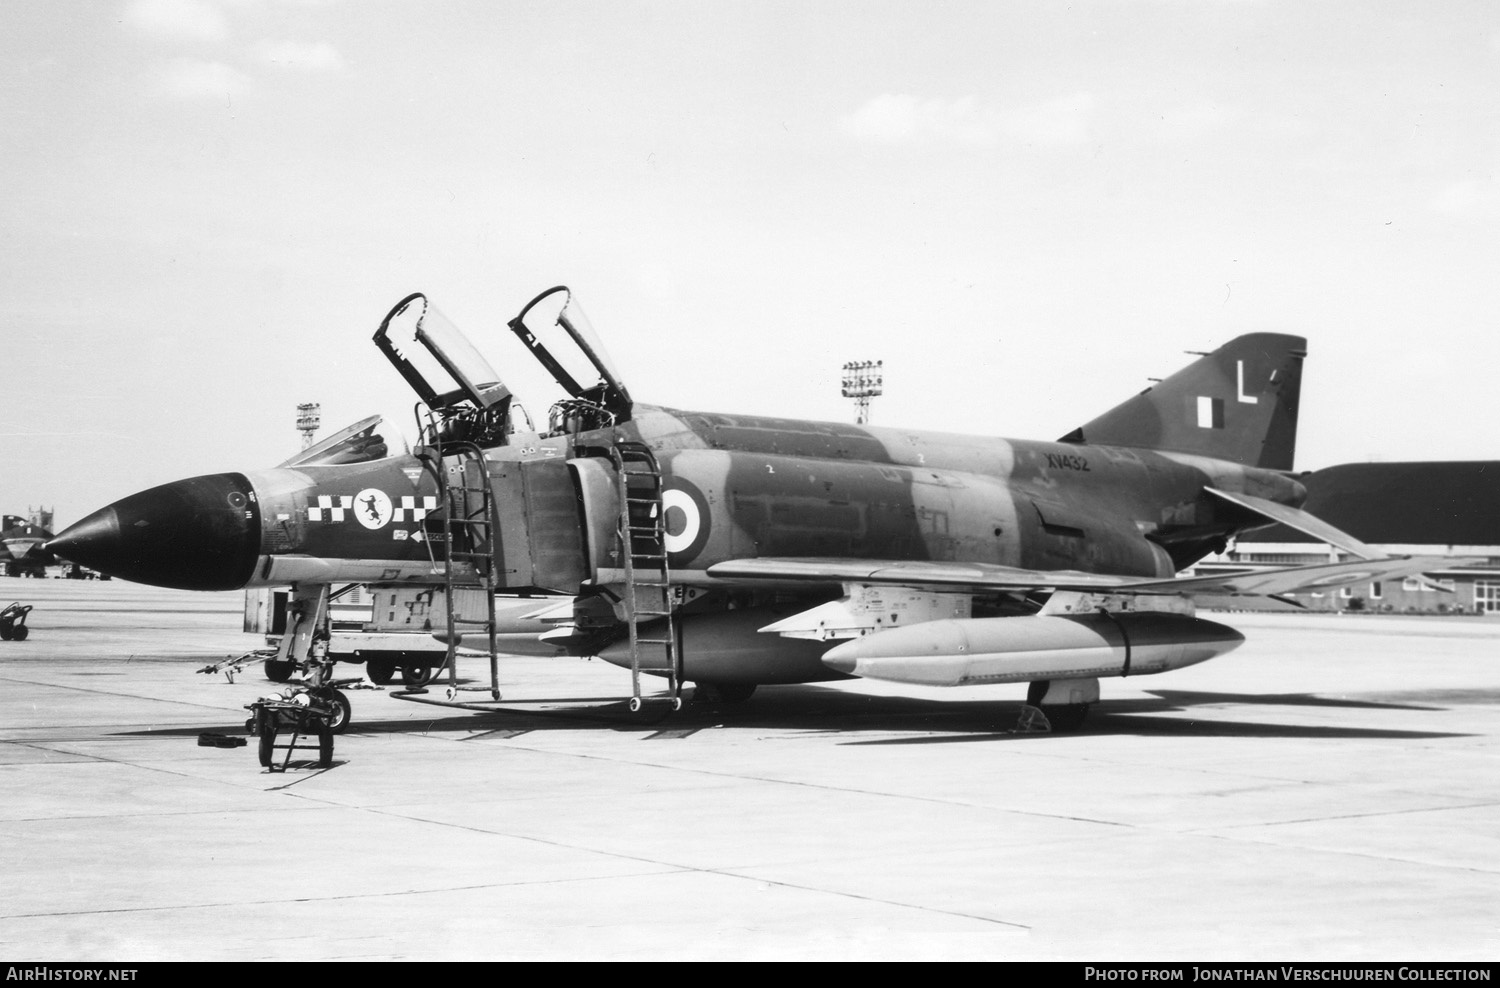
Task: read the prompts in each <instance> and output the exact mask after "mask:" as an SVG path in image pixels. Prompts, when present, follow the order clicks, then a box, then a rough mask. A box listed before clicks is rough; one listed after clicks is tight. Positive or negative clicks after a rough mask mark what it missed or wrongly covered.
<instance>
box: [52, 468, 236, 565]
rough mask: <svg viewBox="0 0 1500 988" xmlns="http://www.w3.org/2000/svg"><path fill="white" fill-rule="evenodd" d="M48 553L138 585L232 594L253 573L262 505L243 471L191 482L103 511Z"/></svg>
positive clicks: (135, 497)
mask: <svg viewBox="0 0 1500 988" xmlns="http://www.w3.org/2000/svg"><path fill="white" fill-rule="evenodd" d="M47 549H48V550H49V551H50V552H52V553H54V554H56V555H58V556H61V557H62V558H64V559H66V560H68V561H69V562H74V563H81V564H83V565H84V566H88V567H90V568H92V569H96V570H99V571H100V572H101V573H108V574H109V575H110V576H116V577H119V578H120V579H122V580H131V581H133V582H135V583H149V584H151V585H153V586H158V587H172V588H174V589H178V590H234V589H237V588H239V587H242V586H244V585H245V582H246V581H247V580H249V579H250V574H251V573H252V572H253V571H254V569H255V559H256V556H257V555H258V554H259V552H260V505H259V503H258V501H257V498H256V496H255V489H254V488H253V487H252V486H251V484H250V481H249V480H248V479H246V478H245V476H244V475H243V474H238V473H219V474H212V475H210V476H206V477H193V478H192V479H190V480H179V481H177V482H175V483H171V484H163V485H162V486H160V487H153V488H151V489H150V490H148V491H141V492H140V493H139V494H132V495H130V496H129V497H127V498H124V499H122V500H119V501H116V502H115V503H114V504H111V505H109V506H108V507H105V508H100V509H99V510H98V511H95V512H94V513H93V514H91V515H89V516H88V517H87V518H84V519H83V520H82V521H80V522H78V523H77V524H76V525H73V526H71V527H69V528H68V529H66V530H65V531H63V532H62V533H61V534H60V535H58V536H57V538H55V539H53V540H52V541H51V542H48V543H47Z"/></svg>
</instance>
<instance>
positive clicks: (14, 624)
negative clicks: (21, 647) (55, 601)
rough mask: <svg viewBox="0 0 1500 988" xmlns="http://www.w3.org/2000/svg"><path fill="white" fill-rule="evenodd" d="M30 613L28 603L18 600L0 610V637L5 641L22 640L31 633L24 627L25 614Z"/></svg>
mask: <svg viewBox="0 0 1500 988" xmlns="http://www.w3.org/2000/svg"><path fill="white" fill-rule="evenodd" d="M30 613H31V605H30V604H22V603H20V602H19V601H17V602H13V603H11V604H10V605H9V606H8V607H6V608H5V610H3V611H0V638H3V639H5V640H6V641H8V642H9V641H17V642H23V641H25V640H26V636H27V635H29V634H31V629H30V628H28V627H26V615H28V614H30Z"/></svg>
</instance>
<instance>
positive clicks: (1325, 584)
mask: <svg viewBox="0 0 1500 988" xmlns="http://www.w3.org/2000/svg"><path fill="white" fill-rule="evenodd" d="M1309 517H1311V516H1309ZM1478 561H1479V560H1474V559H1454V558H1450V557H1447V556H1386V557H1382V558H1377V559H1358V560H1350V561H1347V562H1341V563H1325V564H1319V565H1314V566H1292V567H1285V568H1281V569H1272V570H1259V571H1254V572H1241V573H1228V574H1222V575H1214V576H1189V577H1171V578H1167V579H1160V578H1154V577H1131V576H1108V575H1103V574H1097V573H1082V572H1079V571H1077V570H1029V569H1020V568H1016V567H1011V566H997V565H993V564H989V563H947V562H930V561H929V562H913V561H909V560H895V559H816V558H809V559H792V558H762V559H733V560H728V561H726V562H722V563H717V564H715V565H713V566H710V567H709V568H708V575H709V576H712V577H715V578H718V579H722V580H729V581H733V582H749V583H760V584H765V585H771V584H777V585H806V584H809V583H825V584H834V583H865V584H874V585H882V586H901V587H913V588H918V589H924V590H935V591H943V590H946V591H949V592H954V591H965V590H966V591H970V592H986V591H1033V590H1044V591H1084V592H1088V591H1108V592H1110V593H1115V594H1181V595H1187V596H1199V595H1201V596H1214V597H1223V596H1256V597H1260V596H1272V595H1280V594H1288V593H1297V592H1299V591H1309V590H1327V589H1336V588H1338V587H1343V586H1350V585H1352V584H1356V583H1366V582H1370V581H1375V580H1390V579H1397V578H1401V577H1407V576H1415V575H1417V574H1420V573H1424V572H1427V571H1429V570H1436V569H1448V568H1451V567H1453V566H1463V565H1467V564H1470V563H1474V562H1478Z"/></svg>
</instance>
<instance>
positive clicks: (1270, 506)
mask: <svg viewBox="0 0 1500 988" xmlns="http://www.w3.org/2000/svg"><path fill="white" fill-rule="evenodd" d="M1204 489H1205V490H1207V491H1208V493H1210V494H1212V495H1214V496H1215V497H1218V498H1222V499H1223V500H1225V501H1228V502H1229V503H1230V504H1237V505H1239V506H1240V507H1242V508H1244V509H1246V510H1247V511H1253V512H1255V513H1256V514H1258V515H1260V516H1261V517H1262V518H1265V519H1266V520H1268V521H1272V522H1279V523H1280V524H1282V525H1285V526H1286V527H1287V528H1295V529H1296V530H1297V531H1299V532H1303V533H1304V534H1307V535H1311V536H1312V537H1313V538H1315V539H1317V540H1318V541H1319V542H1327V543H1328V544H1329V545H1331V546H1333V547H1334V548H1336V549H1342V550H1343V551H1344V552H1347V553H1349V554H1350V555H1354V556H1358V557H1359V558H1361V559H1387V558H1389V556H1388V554H1387V553H1384V552H1381V551H1380V550H1379V549H1376V548H1375V547H1374V546H1369V545H1366V544H1365V543H1363V542H1361V541H1360V540H1359V539H1356V538H1355V537H1354V536H1352V535H1350V534H1349V533H1348V532H1343V531H1340V530H1339V529H1337V528H1334V527H1333V526H1332V525H1330V524H1328V522H1326V521H1324V520H1323V519H1321V518H1319V517H1318V516H1317V515H1310V514H1308V513H1307V512H1306V511H1303V510H1302V509H1301V508H1293V507H1290V506H1288V505H1285V504H1277V503H1276V502H1275V501H1267V500H1266V499H1265V498H1263V497H1252V496H1250V495H1249V494H1230V493H1229V492H1228V491H1221V490H1218V489H1217V488H1213V487H1207V488H1204Z"/></svg>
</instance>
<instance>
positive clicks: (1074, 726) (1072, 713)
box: [1039, 703, 1089, 734]
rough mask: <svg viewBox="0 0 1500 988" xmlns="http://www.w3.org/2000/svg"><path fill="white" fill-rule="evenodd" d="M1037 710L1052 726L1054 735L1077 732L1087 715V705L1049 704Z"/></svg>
mask: <svg viewBox="0 0 1500 988" xmlns="http://www.w3.org/2000/svg"><path fill="white" fill-rule="evenodd" d="M1039 709H1040V710H1041V711H1042V713H1043V714H1045V715H1046V717H1047V723H1049V724H1051V725H1052V733H1054V734H1066V733H1068V732H1070V731H1076V730H1078V729H1079V728H1080V727H1082V726H1083V721H1084V718H1085V717H1087V716H1088V713H1089V705H1088V704H1087V703H1049V704H1047V705H1046V706H1043V707H1040V708H1039Z"/></svg>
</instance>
